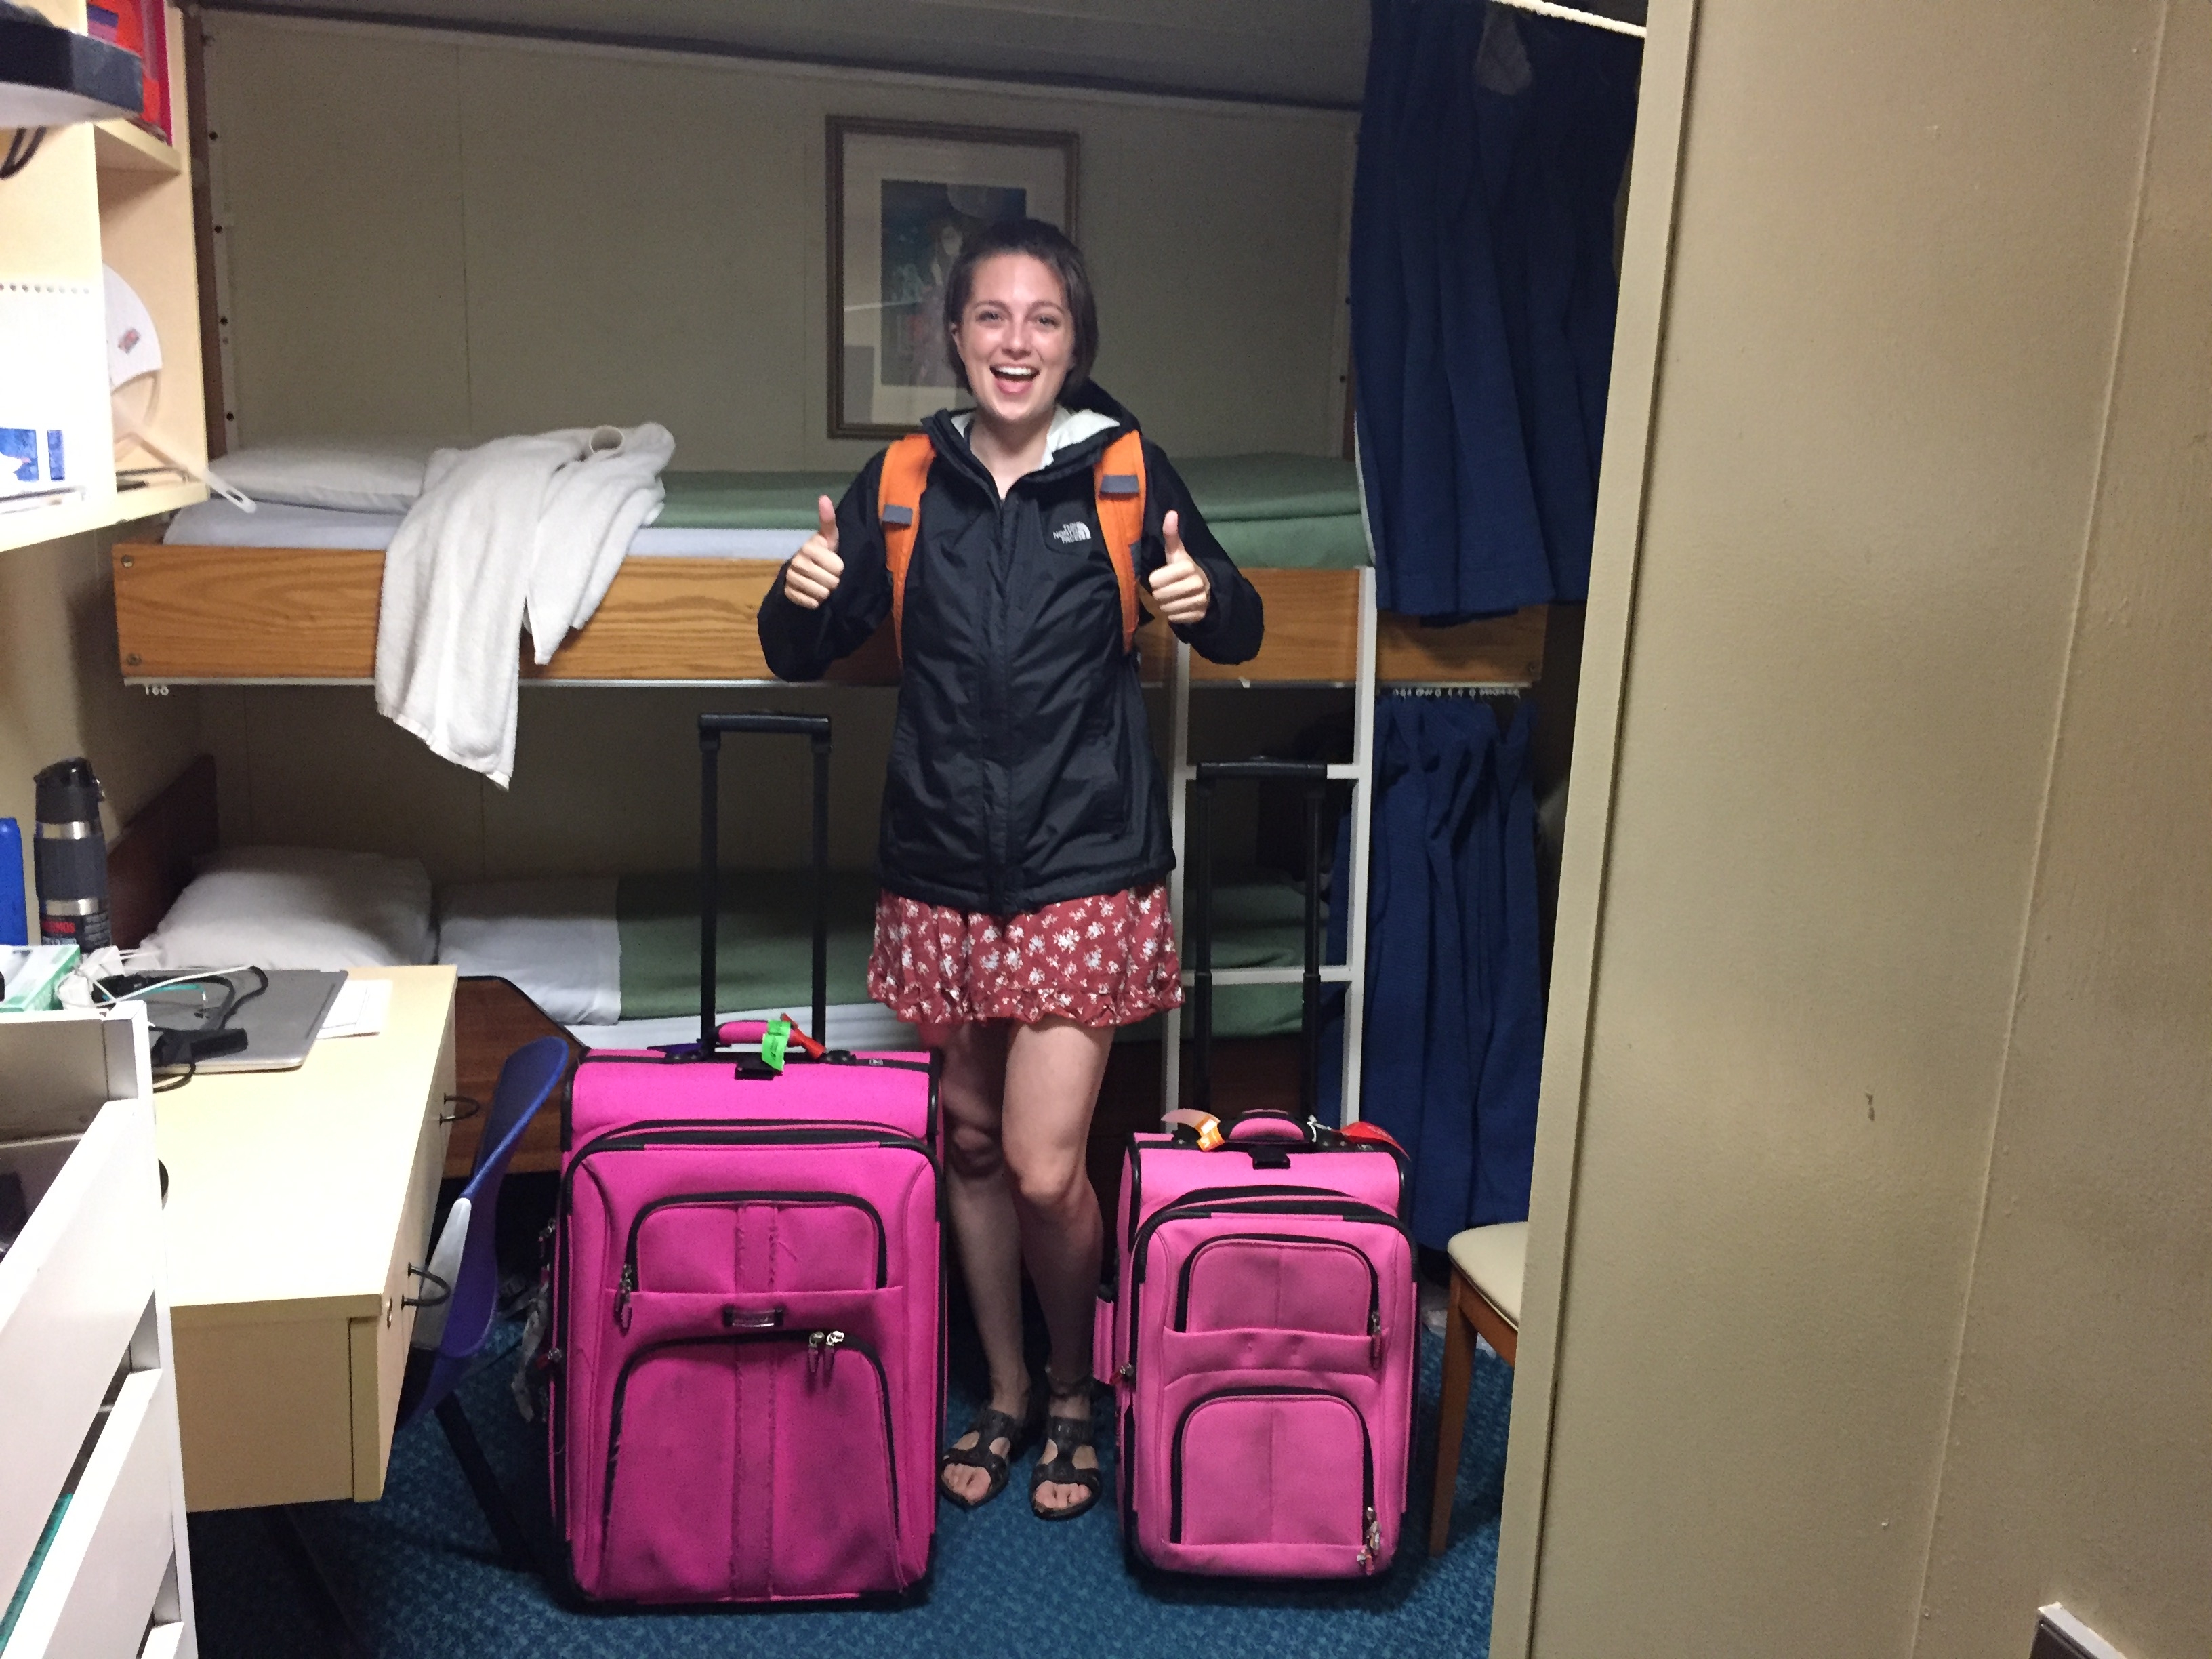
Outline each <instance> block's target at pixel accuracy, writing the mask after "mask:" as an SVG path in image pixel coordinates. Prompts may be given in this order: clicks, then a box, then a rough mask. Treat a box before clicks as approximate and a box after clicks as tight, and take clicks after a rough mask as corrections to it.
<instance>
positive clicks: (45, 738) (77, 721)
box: [0, 532, 198, 883]
mask: <svg viewBox="0 0 2212 1659" xmlns="http://www.w3.org/2000/svg"><path fill="white" fill-rule="evenodd" d="M111 540H112V532H101V533H100V534H98V535H95V536H71V537H69V538H65V539H64V540H61V541H58V542H40V543H38V544H34V545H33V546H30V547H21V548H17V549H15V550H13V551H11V552H7V553H0V817H11V818H14V819H15V820H16V821H17V822H18V823H21V825H22V826H23V833H24V835H25V836H26V837H28V836H29V835H30V829H31V820H32V807H33V789H32V786H31V775H32V774H33V772H35V771H37V770H38V769H40V767H42V766H46V765H47V764H49V763H52V762H54V761H58V760H60V759H63V758H64V757H67V756H70V755H84V756H88V757H90V759H91V761H92V764H93V769H94V771H96V772H98V773H99V774H100V784H101V786H102V787H104V788H105V789H106V792H107V808H106V814H105V816H106V821H107V828H108V833H109V834H110V835H111V836H112V835H113V834H114V833H115V831H116V830H117V829H118V828H119V827H120V826H121V825H122V823H124V821H125V820H126V819H128V818H129V817H130V816H131V814H132V813H133V812H135V811H137V810H138V808H139V807H141V806H142V805H144V804H145V803H146V802H147V801H148V800H149V799H151V798H152V797H153V796H154V794H155V793H156V792H158V791H159V790H160V789H161V787H162V786H163V785H164V784H166V783H167V782H168V781H169V780H170V779H171V778H172V777H173V776H175V775H176V774H177V773H178V772H179V771H181V770H182V769H184V764H185V762H186V761H188V760H190V759H191V757H192V756H193V754H194V753H196V752H197V749H196V736H197V730H198V710H197V694H196V693H194V692H191V691H189V690H184V691H179V692H177V693H175V694H174V695H173V696H167V697H149V696H147V695H146V693H144V692H143V691H141V690H136V689H133V688H131V687H127V686H125V684H123V670H122V667H121V665H119V664H118V662H117V661H116V658H115V599H114V587H113V582H112V578H111V577H110V575H109V573H108V562H107V549H108V544H109V543H110V541H111ZM27 861H28V860H26V862H27ZM25 880H26V883H27V882H28V880H29V877H28V874H26V876H25Z"/></svg>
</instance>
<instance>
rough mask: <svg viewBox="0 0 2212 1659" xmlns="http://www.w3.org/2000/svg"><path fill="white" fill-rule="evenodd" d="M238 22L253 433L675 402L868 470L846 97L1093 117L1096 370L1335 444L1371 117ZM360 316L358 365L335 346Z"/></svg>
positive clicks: (679, 427)
mask: <svg viewBox="0 0 2212 1659" xmlns="http://www.w3.org/2000/svg"><path fill="white" fill-rule="evenodd" d="M217 34H218V47H219V50H218V52H216V53H215V54H212V55H211V58H210V61H211V63H212V62H218V61H219V62H220V64H221V73H220V74H219V75H218V76H216V80H215V82H214V85H213V87H212V88H211V90H210V103H211V106H212V107H213V111H214V115H215V119H216V128H217V131H220V132H221V133H222V135H223V139H222V142H223V145H224V157H223V163H224V179H225V191H226V198H227V208H226V215H225V219H226V224H227V225H233V227H234V228H232V229H231V230H230V231H228V232H227V233H226V234H229V235H230V236H231V238H232V246H230V248H229V249H228V257H229V258H230V261H231V272H232V278H233V303H232V307H231V326H232V330H233V333H234V338H235V340H236V341H237V342H238V344H237V348H236V349H237V354H238V360H239V363H240V373H239V377H238V378H239V385H238V386H237V388H236V390H235V392H234V399H235V401H236V402H237V403H238V404H239V408H240V425H241V427H242V428H246V435H247V436H248V437H249V438H251V437H252V436H254V435H259V436H261V437H264V438H267V437H273V436H281V435H288V434H290V433H295V432H309V431H315V432H345V431H366V430H371V429H413V430H444V429H449V428H453V427H454V426H455V425H456V424H457V423H458V424H459V425H460V426H463V427H465V428H467V429H469V430H471V431H472V432H474V433H475V434H476V435H478V436H490V435H495V434H497V433H500V432H505V431H512V430H514V429H517V428H544V427H549V426H555V425H568V424H575V423H578V422H588V421H597V420H602V419H611V420H617V421H623V422H629V421H635V420H639V419H645V418H652V419H658V420H660V421H663V422H665V423H666V424H667V425H668V426H669V427H670V428H671V430H672V431H673V432H674V433H675V434H676V438H677V443H678V458H679V464H680V465H689V466H708V467H730V466H745V467H791V466H845V465H851V466H854V467H857V466H858V465H859V464H860V462H861V461H862V460H864V459H866V457H867V456H868V455H869V454H870V453H872V451H873V450H874V449H875V448H877V447H878V445H875V444H872V443H864V442H857V441H838V442H833V441H830V440H829V437H828V436H827V429H828V413H827V409H826V407H825V403H826V392H827V388H826V386H825V377H826V371H825V368H824V364H825V362H826V359H827V346H826V343H825V333H824V331H825V327H826V325H825V321H824V314H825V304H826V294H825V290H826V284H827V274H826V270H825V261H826V258H827V254H826V249H825V246H824V229H823V227H824V204H823V188H824V166H825V164H824V159H823V121H824V118H826V117H827V116H829V115H830V114H833V113H835V114H843V115H854V116H881V117H888V118H902V119H910V120H935V121H946V122H964V123H969V124H975V123H984V124H987V125H1000V126H1012V127H1031V128H1045V129H1053V130H1063V131H1065V130H1073V131H1076V132H1078V133H1079V135H1080V137H1081V139H1082V144H1083V155H1082V167H1081V173H1080V177H1079V219H1080V223H1079V231H1080V233H1081V234H1082V237H1083V240H1084V241H1085V246H1086V251H1087V252H1088V253H1089V254H1090V256H1091V262H1092V264H1093V267H1094V270H1095V272H1096V275H1097V283H1098V287H1099V290H1100V294H1101V298H1102V301H1103V335H1104V338H1105V340H1106V342H1107V344H1106V348H1105V351H1104V353H1103V356H1102V359H1101V362H1100V366H1099V368H1100V378H1101V380H1102V381H1103V383H1104V384H1105V385H1107V386H1109V388H1111V389H1112V390H1113V391H1114V392H1115V393H1116V395H1118V396H1120V397H1121V398H1123V399H1124V400H1125V401H1126V402H1127V403H1128V404H1130V405H1131V406H1132V407H1133V408H1134V409H1135V410H1137V412H1138V414H1139V416H1141V417H1142V418H1143V419H1144V420H1145V422H1146V425H1147V428H1148V429H1150V430H1152V432H1154V433H1155V435H1158V437H1160V438H1161V439H1162V440H1163V441H1164V442H1166V443H1168V444H1169V445H1170V447H1173V448H1175V449H1176V450H1179V451H1181V452H1182V453H1189V454H1204V453H1226V452H1231V451H1237V450H1254V449H1287V450H1293V451H1301V452H1304V453H1317V454H1333V453H1335V452H1336V449H1337V447H1338V444H1339V442H1340V428H1341V422H1342V415H1343V405H1342V395H1343V388H1342V382H1341V380H1340V379H1339V375H1340V372H1341V368H1342V364H1341V362H1340V355H1341V354H1340V341H1339V335H1340V311H1341V308H1342V305H1343V298H1344V291H1343V277H1342V272H1341V258H1342V249H1343V242H1344V236H1345V232H1346V222H1345V221H1346V200H1347V198H1346V177H1347V174H1348V170H1349V167H1350V163H1351V143H1350V140H1351V134H1352V128H1353V126H1354V125H1355V119H1356V118H1354V117H1353V116H1352V115H1351V114H1349V113H1344V112H1316V111H1311V110H1296V109H1282V108H1270V107H1264V106H1252V107H1249V108H1238V107H1235V106H1222V105H1214V104H1204V103H1194V102H1187V101H1185V102H1178V101H1174V100H1146V99H1139V98H1134V97H1129V96H1115V95H1108V94H1093V93H1085V92H1079V91H1071V90H1067V89H1064V88H1036V87H1022V86H1019V85H1000V86H997V87H994V88H992V89H991V90H990V92H989V93H988V94H987V96H986V95H983V94H981V93H980V92H979V90H978V89H977V88H975V87H971V86H967V85H962V84H958V83H951V82H928V81H925V80H920V79H912V80H909V79H905V78H901V77H890V76H883V75H878V74H870V73H865V72H859V71H842V70H821V69H813V68H806V67H800V66H781V65H773V64H758V63H746V62H742V61H736V60H729V59H717V58H702V57H682V56H678V55H675V54H668V53H641V52H618V51H608V50H599V49H588V50H587V49H582V48H577V47H573V46H553V45H548V44H544V43H538V42H529V41H519V40H479V41H460V42H455V41H453V40H447V39H441V38H438V37H433V36H427V35H422V34H416V33H409V32H406V31H404V30H388V29H377V28H363V27H358V26H349V25H333V24H321V23H313V22H306V21H298V20H288V19H276V18H267V17H246V16H235V15H233V16H226V17H224V18H223V19H222V26H221V28H220V29H219V30H218V32H217ZM340 63H342V64H345V65H346V66H347V71H346V73H347V77H348V82H349V86H351V88H352V89H351V90H348V89H346V88H336V89H333V88H331V87H330V86H329V84H328V83H329V82H330V80H331V75H332V70H331V65H332V64H340ZM356 65H359V66H361V67H359V68H358V69H356V67H355V66H356ZM388 91H389V92H391V93H392V94H393V95H398V96H399V97H401V98H402V99H403V100H404V106H402V107H399V108H394V107H392V106H391V105H390V104H389V102H388V101H387V92H388ZM371 98H374V99H375V100H377V104H376V107H375V108H374V111H371V110H369V109H367V108H363V109H359V110H356V109H355V108H354V107H353V100H367V99H371ZM463 306H465V310H466V322H465V328H464V327H463V325H462V324H461V321H460V313H459V309H457V308H458V307H463ZM333 331H336V333H337V335H339V336H342V337H343V341H344V342H345V344H344V346H343V353H344V355H343V359H342V360H341V361H337V362H329V363H325V362H316V363H315V364H314V366H313V368H310V367H309V364H308V360H307V352H306V349H305V344H306V343H307V342H309V341H314V340H319V339H322V338H323V337H325V336H329V335H331V334H332V333H333Z"/></svg>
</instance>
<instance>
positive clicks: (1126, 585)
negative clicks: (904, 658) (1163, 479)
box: [876, 432, 1145, 655]
mask: <svg viewBox="0 0 2212 1659" xmlns="http://www.w3.org/2000/svg"><path fill="white" fill-rule="evenodd" d="M936 458H937V447H936V446H935V445H934V444H933V443H932V442H930V441H929V435H928V434H927V433H926V432H915V433H909V434H908V435H907V436H905V437H903V438H901V439H900V440H898V441H897V442H896V443H894V444H893V445H892V446H891V447H890V448H889V449H888V450H886V451H884V476H883V482H882V483H881V485H880V486H879V487H878V490H877V494H876V513H877V516H878V518H879V519H880V520H882V522H883V526H884V562H885V563H886V564H887V565H889V566H890V574H891V637H892V639H893V641H895V642H896V643H897V644H898V646H899V649H900V653H901V654H902V655H903V654H904V653H905V641H904V635H903V629H904V627H905V620H904V619H905V614H906V570H907V566H908V564H910V563H912V562H913V560H914V538H915V531H917V530H918V529H920V528H921V492H922V490H923V489H924V488H925V487H926V486H927V484H928V483H929V464H930V462H932V461H933V460H934V459H936ZM1091 481H1092V483H1091V487H1092V489H1093V492H1094V494H1095V496H1096V499H1097V506H1098V530H1099V533H1100V534H1101V535H1103V536H1104V537H1105V538H1106V552H1107V556H1109V558H1111V559H1112V560H1113V561H1114V580H1115V584H1116V585H1117V586H1119V587H1120V588H1121V649H1122V650H1123V651H1124V652H1127V651H1129V650H1131V649H1133V647H1135V645H1136V642H1137V622H1138V614H1137V544H1138V543H1139V541H1141V540H1143V539H1144V534H1145V441H1144V439H1143V438H1142V437H1141V436H1140V435H1138V434H1136V433H1134V432H1125V433H1123V434H1122V435H1121V436H1120V437H1118V438H1116V439H1115V440H1114V441H1113V442H1112V443H1110V444H1109V445H1107V446H1106V447H1105V449H1104V451H1103V453H1101V454H1100V455H1099V457H1098V460H1097V465H1094V466H1093V467H1092V468H1091Z"/></svg>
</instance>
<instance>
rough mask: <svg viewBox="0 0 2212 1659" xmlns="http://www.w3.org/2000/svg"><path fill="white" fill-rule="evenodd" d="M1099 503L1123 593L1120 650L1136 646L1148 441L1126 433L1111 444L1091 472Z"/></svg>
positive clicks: (1101, 528) (1103, 529)
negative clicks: (1146, 446) (1138, 581)
mask: <svg viewBox="0 0 2212 1659" xmlns="http://www.w3.org/2000/svg"><path fill="white" fill-rule="evenodd" d="M1091 476H1092V478H1093V481H1094V482H1093V488H1094V489H1095V490H1096V492H1097V502H1098V532H1099V534H1101V535H1103V537H1105V538H1106V552H1107V555H1108V556H1109V557H1110V558H1111V559H1112V560H1113V561H1114V580H1115V584H1116V585H1117V586H1119V587H1120V588H1121V649H1122V650H1123V651H1124V652H1127V651H1128V650H1130V649H1131V648H1132V647H1134V646H1135V644H1136V642H1137V620H1138V613H1137V544H1138V543H1139V542H1141V541H1142V540H1143V539H1144V538H1145V441H1144V438H1143V436H1142V435H1140V434H1139V433H1136V432H1125V433H1123V434H1122V435H1121V436H1120V437H1118V438H1116V439H1115V440H1114V441H1113V442H1112V443H1110V444H1109V445H1107V446H1106V447H1105V449H1104V450H1103V452H1101V453H1100V454H1099V457H1098V461H1097V466H1096V467H1095V468H1094V469H1093V470H1092V474H1091Z"/></svg>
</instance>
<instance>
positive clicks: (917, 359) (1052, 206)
mask: <svg viewBox="0 0 2212 1659" xmlns="http://www.w3.org/2000/svg"><path fill="white" fill-rule="evenodd" d="M824 149H825V152H826V155H827V157H828V162H829V179H828V190H827V197H828V204H829V312H828V323H829V328H828V333H829V435H830V436H831V437H832V438H896V437H899V436H902V435H904V434H906V433H908V432H912V431H914V430H915V428H918V427H919V426H920V425H921V422H922V420H923V419H924V418H925V417H926V416H928V415H929V414H931V413H932V412H933V411H934V410H939V409H942V408H945V406H947V405H948V404H952V403H953V402H954V401H955V400H956V398H961V399H964V394H963V393H962V392H961V391H960V388H959V386H958V385H957V383H956V382H955V381H954V380H953V378H952V372H951V368H950V366H949V365H948V364H947V363H946V362H945V336H944V320H943V307H944V292H945V290H944V277H945V273H946V271H947V270H949V268H950V266H951V263H952V260H953V258H955V257H956V256H957V253H958V252H959V239H960V237H961V236H962V235H963V234H966V233H967V232H969V231H972V230H973V229H975V228H977V227H979V226H981V225H982V224H984V223H987V222H990V221H992V220H994V219H1000V218H1009V217H1018V216H1025V217H1028V218H1032V219H1042V220H1044V221H1045V222H1048V223H1049V224H1054V225H1057V226H1059V227H1060V229H1062V230H1064V231H1066V233H1067V234H1069V235H1070V236H1073V235H1074V234H1075V223H1076V220H1075V208H1076V167H1077V154H1078V140H1077V137H1076V135H1075V134H1074V133H1072V132H1040V131H1023V130H1019V129H1016V128H1009V127H975V126H947V125H937V124H934V123H930V122H922V121H881V120H865V119H860V118H852V117H847V116H839V115H833V116H831V117H829V124H828V130H827V143H826V144H825V146H824Z"/></svg>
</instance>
